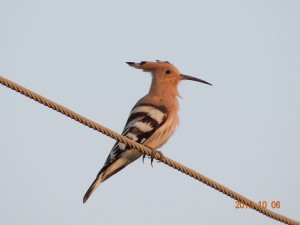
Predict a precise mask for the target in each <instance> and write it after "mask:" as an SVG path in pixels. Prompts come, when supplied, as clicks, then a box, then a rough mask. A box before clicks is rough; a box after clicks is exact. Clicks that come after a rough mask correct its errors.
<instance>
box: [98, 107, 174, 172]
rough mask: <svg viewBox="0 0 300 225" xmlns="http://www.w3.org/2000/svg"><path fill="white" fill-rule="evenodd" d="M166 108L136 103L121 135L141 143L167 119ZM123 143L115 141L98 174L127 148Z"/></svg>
mask: <svg viewBox="0 0 300 225" xmlns="http://www.w3.org/2000/svg"><path fill="white" fill-rule="evenodd" d="M167 117H168V110H167V108H166V107H163V106H153V105H149V104H140V105H136V106H135V107H134V108H133V109H132V110H131V113H130V115H129V118H128V120H127V123H126V125H125V128H124V130H123V132H122V135H124V136H126V137H128V138H130V139H132V140H134V141H136V142H138V143H141V144H143V143H144V142H145V141H146V140H147V139H148V138H149V137H150V136H151V135H152V134H153V133H154V132H155V131H156V130H157V129H158V128H159V127H161V126H162V125H163V124H164V123H165V122H166V120H167ZM128 149H129V147H127V146H126V145H125V144H123V143H121V142H116V143H115V145H114V147H113V148H112V150H111V152H110V154H109V156H108V157H107V159H106V161H105V164H104V166H103V168H102V169H101V171H100V172H99V174H100V173H101V172H102V171H104V170H105V169H106V168H107V167H109V166H110V165H111V164H112V163H113V162H114V161H116V160H117V159H119V158H120V157H121V156H122V153H123V152H124V151H126V150H128Z"/></svg>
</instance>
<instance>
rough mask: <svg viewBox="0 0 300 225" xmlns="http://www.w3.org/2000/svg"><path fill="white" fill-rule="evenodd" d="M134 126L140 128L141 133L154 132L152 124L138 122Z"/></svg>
mask: <svg viewBox="0 0 300 225" xmlns="http://www.w3.org/2000/svg"><path fill="white" fill-rule="evenodd" d="M134 126H135V127H137V128H139V129H140V131H142V132H145V133H146V132H149V131H151V130H153V127H152V126H151V124H149V123H144V122H140V121H139V122H136V123H135V124H134Z"/></svg>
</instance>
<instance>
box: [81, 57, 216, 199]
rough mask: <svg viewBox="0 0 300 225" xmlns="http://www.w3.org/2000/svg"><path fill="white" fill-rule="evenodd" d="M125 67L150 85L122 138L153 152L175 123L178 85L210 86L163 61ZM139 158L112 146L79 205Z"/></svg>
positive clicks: (136, 153) (122, 146)
mask: <svg viewBox="0 0 300 225" xmlns="http://www.w3.org/2000/svg"><path fill="white" fill-rule="evenodd" d="M127 64H128V65H129V66H132V67H134V68H137V69H142V70H143V71H144V72H150V73H151V74H152V83H151V87H150V91H149V93H148V94H147V95H145V96H144V97H143V98H141V99H140V100H139V101H138V102H137V103H136V104H135V106H134V107H133V109H132V110H131V112H130V114H129V118H128V120H127V122H126V125H125V128H124V130H123V132H122V135H124V136H126V137H128V138H130V139H132V140H134V141H136V142H138V143H141V144H143V145H146V146H147V147H149V148H153V149H157V148H159V147H161V146H162V145H163V144H165V143H166V142H167V140H168V139H169V138H170V136H171V135H172V133H173V132H174V130H175V128H176V126H177V124H178V122H179V119H178V108H179V105H178V100H177V97H178V96H179V93H178V88H177V87H178V84H179V82H180V81H181V80H193V81H197V82H201V83H205V84H209V85H211V84H210V83H208V82H206V81H204V80H201V79H199V78H195V77H191V76H187V75H184V74H181V73H180V72H179V71H178V70H177V69H176V68H175V67H174V66H173V65H172V64H171V63H169V62H167V61H159V60H156V62H147V61H142V62H140V63H134V62H127ZM140 156H142V153H140V152H139V151H138V150H136V149H130V148H129V147H127V146H126V145H125V144H123V143H121V142H116V143H115V145H114V146H113V148H112V150H111V152H110V154H109V155H108V157H107V159H106V161H105V163H104V166H103V167H102V169H101V170H100V172H99V173H98V175H97V177H96V179H95V181H94V182H93V183H92V185H91V186H90V188H89V189H88V191H87V192H86V194H85V195H84V198H83V203H85V202H86V201H87V200H88V198H89V197H90V196H91V194H92V193H93V192H94V191H95V189H96V188H97V187H98V186H99V185H100V184H101V183H102V182H103V181H105V180H106V179H108V178H109V177H111V176H112V175H114V174H115V173H117V172H119V171H120V170H122V169H123V168H124V167H126V166H127V165H129V164H130V163H132V162H133V161H135V160H136V159H138V158H139V157H140ZM151 160H153V158H152V159H151ZM151 163H152V161H151Z"/></svg>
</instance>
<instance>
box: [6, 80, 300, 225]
mask: <svg viewBox="0 0 300 225" xmlns="http://www.w3.org/2000/svg"><path fill="white" fill-rule="evenodd" d="M0 83H1V84H2V85H4V86H6V87H8V88H10V89H12V90H15V91H17V92H19V93H21V94H22V95H25V96H26V97H29V98H31V99H33V100H35V101H37V102H39V103H41V104H43V105H45V106H47V107H49V108H51V109H53V110H56V111H57V112H60V113H62V114H64V115H66V116H68V117H70V118H71V119H74V120H76V121H78V122H79V123H81V124H84V125H86V126H88V127H90V128H92V129H94V130H97V131H99V132H101V133H103V134H105V135H107V136H109V137H111V138H113V139H115V140H117V141H119V142H122V143H124V144H126V145H128V146H130V147H131V148H135V149H137V150H139V151H140V152H141V153H143V154H147V155H148V156H152V157H154V158H155V159H156V160H159V161H161V162H163V163H165V164H167V165H168V166H170V167H172V168H174V169H176V170H178V171H180V172H182V173H185V174H186V175H188V176H190V177H193V178H195V179H196V180H199V181H201V182H202V183H204V184H206V185H208V186H210V187H212V188H214V189H216V190H218V191H220V192H222V193H223V194H225V195H227V196H229V197H231V198H233V199H235V200H237V201H239V202H242V203H243V204H245V205H247V206H249V207H250V208H252V209H254V210H256V211H258V212H260V213H262V214H264V215H265V216H268V217H270V218H272V219H275V220H278V221H280V222H282V223H285V224H289V225H300V222H298V221H295V220H292V219H290V218H288V217H285V216H283V215H281V214H278V213H275V212H272V211H271V210H269V209H266V208H262V207H260V206H259V205H258V204H257V203H255V202H253V201H251V200H250V199H248V198H246V197H244V196H242V195H240V194H238V193H236V192H234V191H232V190H230V189H229V188H227V187H225V186H223V185H221V184H219V183H217V182H215V181H213V180H211V179H209V178H207V177H205V176H204V175H202V174H200V173H198V172H197V171H194V170H192V169H190V168H188V167H186V166H184V165H182V164H180V163H178V162H176V161H174V160H172V159H170V158H168V157H166V156H163V157H162V158H161V154H160V153H159V152H157V151H156V150H153V149H150V148H148V147H146V146H144V145H141V144H139V143H137V142H135V141H132V140H131V139H129V138H126V137H124V136H122V135H120V134H118V133H116V132H114V131H112V130H110V129H108V128H106V127H104V126H102V125H100V124H98V123H95V122H94V121H92V120H90V119H87V118H85V117H83V116H81V115H79V114H78V113H75V112H73V111H72V110H70V109H67V108H66V107H64V106H62V105H59V104H57V103H55V102H53V101H51V100H49V99H47V98H45V97H43V96H41V95H39V94H37V93H35V92H33V91H31V90H29V89H27V88H25V87H22V86H20V85H18V84H16V83H14V82H12V81H10V80H8V79H6V78H4V77H2V76H0Z"/></svg>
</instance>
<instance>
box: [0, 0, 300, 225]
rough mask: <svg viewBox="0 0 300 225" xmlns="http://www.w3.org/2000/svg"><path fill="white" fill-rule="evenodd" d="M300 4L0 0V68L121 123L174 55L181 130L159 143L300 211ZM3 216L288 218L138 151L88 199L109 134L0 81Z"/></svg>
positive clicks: (64, 220) (94, 220)
mask: <svg viewBox="0 0 300 225" xmlns="http://www.w3.org/2000/svg"><path fill="white" fill-rule="evenodd" d="M299 10H300V3H299V1H279V0H274V1H268V0H266V1H258V0H255V1H233V0H232V1H220V0H215V1H157V0H153V1H130V0H129V1H68V0H60V1H58V0H52V1H31V0H28V1H14V0H12V1H4V0H2V1H0V32H1V35H0V74H1V75H3V76H5V77H7V78H8V79H11V80H13V81H15V82H17V83H19V84H21V85H23V86H25V87H27V88H29V89H31V90H34V91H36V92H38V93H40V94H42V95H44V96H46V97H48V98H50V99H52V100H54V101H56V102H58V103H60V104H62V105H65V106H66V107H69V108H71V109H72V110H74V111H76V112H78V113H80V114H82V115H84V116H86V117H88V118H90V119H92V120H95V121H97V122H99V123H101V124H103V125H105V126H107V127H109V128H111V129H113V130H116V131H118V132H121V131H122V128H123V126H124V124H125V122H126V119H127V116H128V114H129V112H130V110H131V108H132V106H133V105H134V104H135V102H136V101H137V100H138V99H139V98H140V97H142V96H143V95H145V94H146V93H147V91H148V88H149V85H150V75H149V74H146V73H142V72H141V71H139V70H134V69H132V68H130V67H128V65H126V64H125V63H124V62H126V61H141V60H156V59H160V60H168V61H170V62H172V63H173V64H174V65H175V66H176V67H177V68H178V69H179V70H180V71H181V72H182V73H184V74H189V75H192V76H196V77H199V78H202V79H204V80H207V81H208V82H211V83H212V84H213V85H214V86H213V87H210V86H207V85H203V84H199V83H195V82H188V81H186V82H182V84H180V94H181V96H182V99H180V106H181V109H180V119H181V122H180V126H179V127H178V129H177V131H176V133H175V134H174V135H173V136H172V138H171V139H170V141H169V142H168V143H167V144H166V145H165V146H164V147H163V148H161V149H160V150H162V151H163V152H164V154H165V155H167V156H169V157H171V158H173V159H175V160H176V161H179V162H181V163H183V164H185V165H187V166H189V167H191V168H193V169H195V170H197V171H199V172H201V173H203V174H204V175H206V176H208V177H210V178H212V179H214V180H216V181H218V182H220V183H222V184H223V185H225V186H227V187H229V188H231V189H233V190H235V191H237V192H238V193H240V194H243V195H245V196H247V197H249V198H250V199H252V200H254V201H256V202H258V201H267V203H268V208H269V209H272V208H271V202H272V201H280V202H281V207H280V209H274V211H276V212H278V213H281V214H283V215H285V216H288V217H291V218H293V219H296V220H300V217H299V200H300V195H299V190H300V179H299V178H300V177H299V171H300V164H299V158H300V153H299V149H300V139H299V133H300V119H299V115H300V89H299V85H300V63H299V62H300V44H299V43H300V42H299V40H300V29H299V22H300V16H299ZM0 100H1V102H2V107H1V117H0V123H1V128H0V137H1V150H0V178H1V192H0V199H1V201H0V211H1V216H0V224H14V225H17V224H30V225H35V224H36V225H39V224H43V225H52V224H56V225H57V224H73V225H76V224H89V225H93V224H109V225H114V224H131V225H138V224H144V225H151V224H172V225H177V224H241V223H243V224H280V223H279V222H276V221H274V220H272V219H269V218H267V217H265V216H263V215H261V214H259V213H258V212H255V211H253V210H250V209H236V208H235V206H236V204H235V201H234V200H232V199H230V198H229V197H227V196H224V195H223V194H221V193H219V192H217V191H215V190H213V189H211V188H210V187H208V186H206V185H204V184H202V183H200V182H197V181H195V180H193V179H191V178H189V177H187V176H185V175H183V174H180V173H179V172H176V171H175V170H172V169H170V168H169V167H167V166H165V165H163V164H161V163H154V168H152V167H151V166H150V162H149V160H148V161H146V162H145V164H143V163H142V161H141V160H138V161H136V162H135V163H133V164H132V165H130V166H128V167H127V168H126V169H124V170H123V171H122V172H120V173H118V174H116V175H115V176H113V177H112V178H110V179H109V180H107V181H106V182H104V183H103V184H102V185H101V186H100V187H99V188H98V189H97V191H96V192H95V193H94V194H93V196H92V197H91V199H89V201H88V202H87V203H86V204H85V205H83V204H82V197H83V195H84V193H85V191H86V190H87V188H88V187H89V185H90V183H91V182H92V181H93V180H94V178H95V176H96V174H97V173H98V171H99V169H100V168H101V167H102V165H103V163H104V161H105V159H106V157H107V154H108V153H109V151H110V150H111V147H112V145H113V144H114V140H112V139H110V138H108V137H106V136H104V135H102V134H99V133H97V132H95V131H93V130H91V129H88V128H86V127H84V126H82V125H80V124H78V123H76V122H74V121H72V120H70V119H68V118H67V117H65V116H62V115H60V114H58V113H56V112H54V111H52V110H50V109H48V108H46V107H43V106H41V105H40V104H37V103H35V102H33V101H32V100H29V99H27V98H25V97H23V96H21V95H20V94H17V93H15V92H13V91H11V90H9V89H7V88H5V87H2V86H1V87H0Z"/></svg>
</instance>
